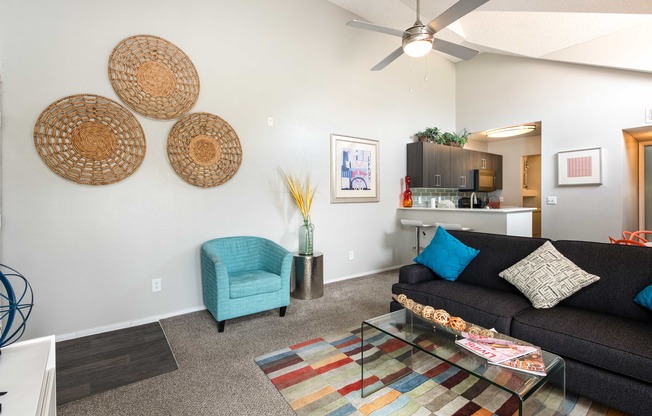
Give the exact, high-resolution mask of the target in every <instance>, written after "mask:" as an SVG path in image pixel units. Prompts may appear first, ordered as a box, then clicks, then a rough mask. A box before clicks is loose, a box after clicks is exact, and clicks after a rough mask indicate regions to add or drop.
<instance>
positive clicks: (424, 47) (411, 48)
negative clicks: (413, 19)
mask: <svg viewBox="0 0 652 416" xmlns="http://www.w3.org/2000/svg"><path fill="white" fill-rule="evenodd" d="M434 39H435V37H434V36H433V34H432V33H430V32H429V31H428V29H426V27H425V26H424V25H415V26H412V27H411V28H409V29H408V30H406V31H405V34H404V35H403V52H405V54H406V55H407V56H411V57H413V58H419V57H421V56H424V55H426V54H427V53H428V52H430V50H431V49H432V42H433V41H434Z"/></svg>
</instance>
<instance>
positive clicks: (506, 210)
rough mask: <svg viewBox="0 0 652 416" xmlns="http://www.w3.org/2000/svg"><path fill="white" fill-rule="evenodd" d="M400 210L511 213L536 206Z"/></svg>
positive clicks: (414, 208)
mask: <svg viewBox="0 0 652 416" xmlns="http://www.w3.org/2000/svg"><path fill="white" fill-rule="evenodd" d="M398 209H399V210H408V211H426V212H451V211H453V212H457V213H465V214H467V213H469V214H509V213H512V212H532V211H534V210H536V208H525V207H504V208H492V209H486V208H427V207H412V208H405V207H399V208H398Z"/></svg>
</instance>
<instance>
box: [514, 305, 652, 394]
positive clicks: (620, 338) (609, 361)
mask: <svg viewBox="0 0 652 416" xmlns="http://www.w3.org/2000/svg"><path fill="white" fill-rule="evenodd" d="M512 336H513V337H516V338H519V339H523V340H526V341H528V342H531V343H533V344H535V345H538V346H540V347H541V348H543V349H544V350H547V351H550V352H552V353H555V354H558V355H561V356H562V357H568V358H572V359H573V360H577V361H580V362H582V363H585V364H588V365H593V366H596V367H599V368H602V369H604V370H609V371H613V372H615V373H619V374H623V375H627V376H629V377H634V378H636V379H639V380H641V381H644V382H647V383H652V372H651V371H650V368H652V343H651V342H650V340H652V326H650V325H648V324H646V323H643V322H638V321H633V320H628V319H623V318H619V317H616V316H613V315H607V314H604V313H596V312H591V311H586V310H581V309H577V308H571V307H566V306H562V305H557V306H555V307H554V308H552V309H533V308H530V309H525V310H523V311H521V312H519V313H518V314H517V315H516V316H515V317H514V321H513V322H512Z"/></svg>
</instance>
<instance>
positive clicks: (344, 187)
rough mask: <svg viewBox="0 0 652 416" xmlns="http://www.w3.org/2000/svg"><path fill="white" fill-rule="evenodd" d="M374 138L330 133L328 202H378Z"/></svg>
mask: <svg viewBox="0 0 652 416" xmlns="http://www.w3.org/2000/svg"><path fill="white" fill-rule="evenodd" d="M378 171H379V163H378V141H377V140H369V139H361V138H358V137H348V136H341V135H338V134H331V203H342V202H379V201H380V187H379V183H378V177H379V175H378Z"/></svg>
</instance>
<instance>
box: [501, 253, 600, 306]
mask: <svg viewBox="0 0 652 416" xmlns="http://www.w3.org/2000/svg"><path fill="white" fill-rule="evenodd" d="M499 276H500V277H502V278H504V279H505V280H507V281H508V282H510V283H511V284H513V285H514V286H516V287H517V288H518V290H520V291H521V292H522V293H523V294H524V295H525V296H527V298H528V299H530V301H531V302H532V306H534V307H535V308H552V307H553V306H555V305H556V304H558V303H559V302H561V301H562V300H564V299H566V298H567V297H569V296H570V295H572V294H573V293H575V292H577V291H578V290H580V289H581V288H583V287H585V286H588V285H590V284H591V283H593V282H595V281H597V280H600V277H599V276H596V275H593V274H589V273H587V272H585V271H584V270H582V269H581V268H579V267H577V266H576V265H575V264H574V263H573V262H572V261H570V260H568V259H567V258H566V257H564V256H563V255H562V254H561V253H559V251H557V249H555V247H554V246H553V245H552V244H551V243H550V242H549V241H546V242H545V243H544V244H543V245H542V246H541V247H539V248H538V249H536V250H535V251H533V252H532V253H530V254H529V255H528V256H527V257H526V258H524V259H522V260H521V261H519V262H518V263H516V264H514V265H513V266H511V267H509V268H508V269H505V270H504V271H502V272H501V273H500V274H499Z"/></svg>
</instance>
